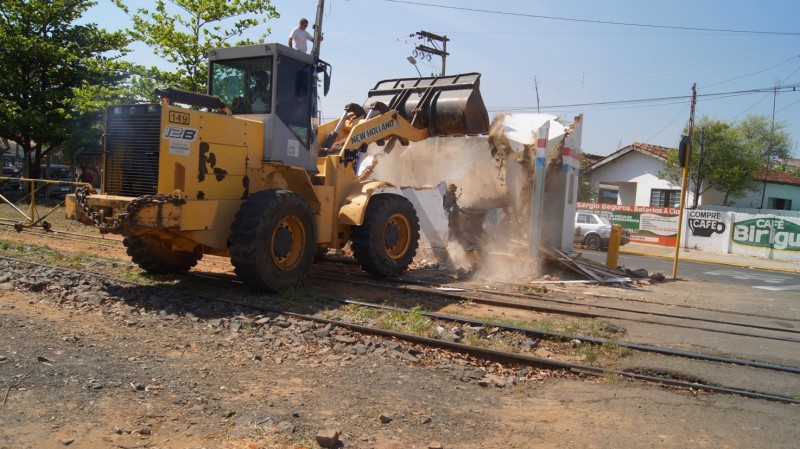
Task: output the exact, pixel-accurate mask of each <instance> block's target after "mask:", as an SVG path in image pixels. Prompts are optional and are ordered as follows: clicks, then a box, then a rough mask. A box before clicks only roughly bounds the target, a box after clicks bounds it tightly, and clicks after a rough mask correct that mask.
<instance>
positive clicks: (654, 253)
mask: <svg viewBox="0 0 800 449" xmlns="http://www.w3.org/2000/svg"><path fill="white" fill-rule="evenodd" d="M619 252H620V254H634V255H639V256H651V257H663V258H668V259H673V258H674V257H675V248H674V247H669V246H659V245H646V244H643V243H629V244H627V245H625V246H622V247H620V249H619ZM678 260H688V261H693V262H705V263H713V264H718V265H728V266H732V267H740V268H757V269H760V270H771V271H780V272H784V273H794V274H800V263H797V262H790V261H783V260H770V259H763V258H760V257H753V256H744V255H740V254H722V253H713V252H708V251H701V250H697V249H687V248H681V249H680V251H679V253H678Z"/></svg>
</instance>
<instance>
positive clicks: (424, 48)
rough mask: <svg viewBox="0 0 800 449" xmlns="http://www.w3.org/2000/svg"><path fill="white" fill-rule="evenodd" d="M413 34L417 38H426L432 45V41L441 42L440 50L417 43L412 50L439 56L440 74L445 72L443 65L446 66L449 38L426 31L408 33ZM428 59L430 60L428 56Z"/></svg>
mask: <svg viewBox="0 0 800 449" xmlns="http://www.w3.org/2000/svg"><path fill="white" fill-rule="evenodd" d="M414 36H416V37H417V39H425V40H427V41H428V42H429V43H430V44H431V45H434V44H433V42H434V41H437V42H441V43H442V49H441V50H439V49H438V48H433V47H430V46H427V45H422V44H420V45H417V47H416V49H415V50H414V51H415V52H420V53H423V54H427V55H436V56H440V57H441V58H442V75H441V76H444V75H445V73H446V71H445V67H446V64H447V55H448V54H449V53H447V41H449V40H450V39H448V38H447V36H439V35H438V34H433V33H429V32H427V31H417V32H416V33H414V34H412V35H410V37H414ZM428 60H430V57H428Z"/></svg>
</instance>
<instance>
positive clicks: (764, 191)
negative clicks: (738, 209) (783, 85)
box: [759, 84, 780, 209]
mask: <svg viewBox="0 0 800 449" xmlns="http://www.w3.org/2000/svg"><path fill="white" fill-rule="evenodd" d="M778 87H780V84H776V85H775V91H774V93H773V94H772V126H770V129H769V146H768V147H767V157H766V159H767V160H766V164H764V166H765V167H766V170H764V185H763V187H762V188H761V207H759V209H763V208H764V197H765V196H766V195H767V176H768V175H769V169H770V168H772V167H771V165H772V164H771V163H770V162H772V139H773V137H775V103H776V102H777V101H778Z"/></svg>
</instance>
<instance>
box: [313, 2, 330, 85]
mask: <svg viewBox="0 0 800 449" xmlns="http://www.w3.org/2000/svg"><path fill="white" fill-rule="evenodd" d="M324 11H325V0H319V3H317V18H316V20H315V22H314V44H313V46H312V47H311V56H313V57H314V60H319V50H320V48H319V47H320V44H322V17H323V15H324V14H323V12H324ZM326 93H327V92H326Z"/></svg>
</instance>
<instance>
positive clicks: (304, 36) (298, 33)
mask: <svg viewBox="0 0 800 449" xmlns="http://www.w3.org/2000/svg"><path fill="white" fill-rule="evenodd" d="M306 28H308V19H300V25H298V26H297V28H295V29H293V30H292V34H290V35H289V46H290V47H292V48H294V49H295V50H300V51H302V52H303V53H305V52H306V51H308V41H313V40H314V36H312V35H310V34H309V33H308V31H306Z"/></svg>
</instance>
